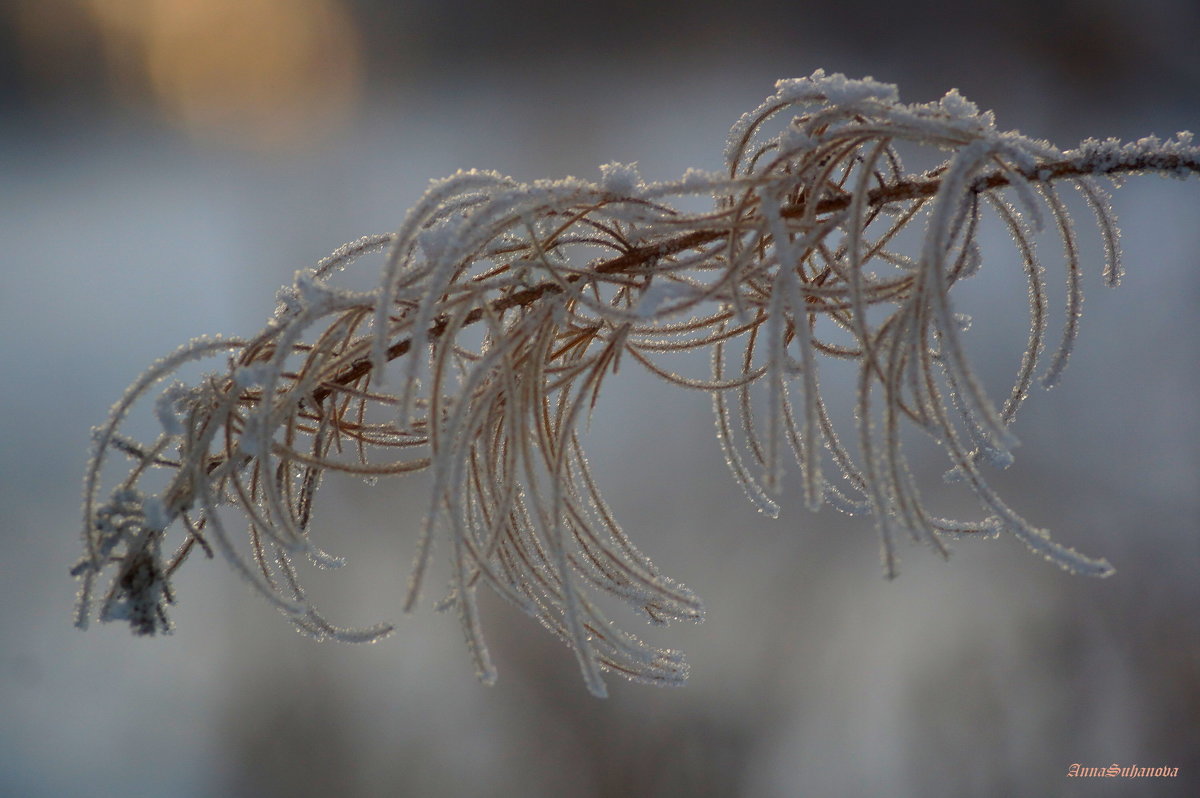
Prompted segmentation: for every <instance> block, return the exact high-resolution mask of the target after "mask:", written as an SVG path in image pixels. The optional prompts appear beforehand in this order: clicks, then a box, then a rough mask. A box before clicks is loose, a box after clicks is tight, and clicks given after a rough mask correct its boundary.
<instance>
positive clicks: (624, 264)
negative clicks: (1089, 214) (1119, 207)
mask: <svg viewBox="0 0 1200 798" xmlns="http://www.w3.org/2000/svg"><path fill="white" fill-rule="evenodd" d="M1140 172H1159V173H1166V174H1183V173H1185V172H1193V173H1197V174H1200V154H1197V152H1196V151H1195V150H1193V151H1190V152H1188V153H1181V152H1170V151H1163V152H1154V151H1151V152H1146V151H1142V150H1130V151H1128V152H1125V151H1122V152H1121V153H1118V154H1115V155H1113V156H1112V157H1110V158H1108V159H1106V160H1105V161H1104V162H1103V163H1094V162H1091V161H1090V160H1089V159H1088V158H1086V157H1084V158H1068V159H1063V160H1058V161H1048V162H1046V163H1042V164H1039V165H1038V166H1037V167H1036V168H1034V169H1030V170H1028V171H1024V172H1020V174H1021V176H1022V177H1024V178H1025V179H1027V180H1029V181H1030V182H1042V183H1049V182H1054V181H1056V180H1064V179H1068V180H1069V179H1073V178H1084V177H1103V176H1106V175H1118V174H1136V173H1140ZM1011 183H1012V177H1011V173H1009V172H1004V171H996V172H993V173H991V174H988V175H984V176H982V177H979V178H976V179H975V181H974V182H973V183H972V185H971V191H973V192H975V193H980V192H984V191H991V190H994V189H998V188H1004V187H1005V186H1007V185H1010V184H1011ZM941 185H942V181H941V178H939V177H936V176H935V177H923V178H916V179H913V180H904V181H901V182H899V183H894V184H892V185H887V186H880V187H878V188H874V189H871V191H870V192H869V193H868V195H867V205H868V206H869V207H872V208H875V207H881V206H884V205H888V204H890V203H893V202H907V201H911V200H918V199H930V198H932V197H933V196H934V195H936V194H937V192H938V189H939V188H940V187H941ZM851 201H852V197H851V196H850V195H845V196H840V197H830V198H828V199H823V200H821V201H820V202H819V203H817V208H816V212H817V213H818V214H824V213H834V212H837V211H841V210H845V209H846V208H848V207H850V203H851ZM805 210H806V208H805V206H804V204H803V203H802V202H801V203H794V204H792V205H789V206H787V207H785V208H784V209H783V216H785V217H788V218H796V217H798V216H801V215H803V214H804V213H805ZM728 234H729V231H728V230H696V231H693V232H691V233H685V234H684V235H680V236H677V237H676V238H672V239H668V240H666V241H662V242H658V243H655V244H649V245H646V246H642V247H635V248H633V249H630V250H629V251H628V252H625V253H622V254H621V255H618V256H617V257H615V258H611V259H609V260H606V261H603V262H601V263H599V264H597V265H596V266H595V267H594V268H593V271H594V272H596V273H597V274H618V273H621V272H628V271H632V270H634V269H636V268H637V267H639V266H644V265H645V264H646V263H648V262H650V261H652V260H654V259H657V258H661V257H663V256H667V255H674V254H677V253H679V252H684V251H686V250H689V249H692V248H693V247H698V246H701V245H703V244H708V243H711V242H713V241H718V240H720V239H722V238H725V237H726V236H727V235H728ZM582 277H583V275H579V274H575V275H571V276H569V277H567V278H566V281H567V282H570V283H574V282H577V281H578V280H580V279H581V278H582ZM559 293H562V288H561V287H560V285H559V284H557V283H554V282H544V283H540V284H538V285H535V286H532V287H530V288H526V289H523V290H521V291H516V292H514V293H512V294H510V295H508V296H506V297H503V298H501V299H498V300H496V301H495V302H493V303H492V310H493V312H495V313H497V314H499V313H502V312H504V311H506V310H509V309H511V308H514V307H523V306H528V305H530V304H532V303H533V302H536V301H537V300H539V299H541V298H542V297H543V296H545V295H546V294H559ZM481 318H483V309H482V308H475V309H474V310H472V311H471V312H469V313H468V314H467V316H466V318H465V320H464V321H463V325H464V326H465V325H467V324H474V323H475V322H477V321H479V320H480V319H481ZM447 323H448V321H447V319H445V318H439V319H437V320H436V321H435V322H434V323H433V325H432V326H431V327H430V328H429V337H430V338H431V339H434V338H439V337H441V335H442V334H443V333H444V332H445V330H446V325H447ZM411 347H412V339H410V338H405V339H402V340H400V341H397V342H396V343H394V344H392V345H391V346H390V347H388V349H387V360H388V361H392V360H395V359H397V358H399V357H401V356H403V355H404V354H405V353H407V352H408V351H409V349H410V348H411ZM372 368H373V363H372V361H371V359H370V358H369V357H363V358H360V359H358V360H356V361H354V362H353V363H351V364H350V365H349V366H348V367H347V368H346V370H345V371H343V372H342V373H341V374H339V375H338V376H337V377H335V378H333V379H332V380H329V381H327V382H326V383H325V384H323V385H321V386H320V387H318V388H316V389H315V390H314V391H313V398H314V399H315V400H316V401H317V402H318V403H320V402H322V401H324V399H325V397H327V396H328V395H329V394H330V393H332V392H333V391H334V390H335V389H334V387H332V386H344V385H350V384H351V383H353V382H354V381H356V380H358V379H360V378H361V377H363V376H365V375H366V374H367V373H369V372H370V371H371V369H372Z"/></svg>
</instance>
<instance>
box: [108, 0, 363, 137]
mask: <svg viewBox="0 0 1200 798" xmlns="http://www.w3.org/2000/svg"><path fill="white" fill-rule="evenodd" d="M86 2H88V4H89V7H90V9H91V11H92V12H93V14H94V17H95V19H96V22H97V24H98V25H99V26H100V28H101V31H102V33H103V35H104V36H105V39H106V40H107V41H108V43H109V47H108V53H109V62H110V68H112V69H113V70H114V72H115V73H116V74H115V76H116V78H117V80H118V82H119V83H122V84H126V85H125V86H124V88H126V89H128V83H129V82H130V80H131V78H132V76H131V75H130V74H129V69H128V62H129V60H130V59H134V60H136V61H137V62H139V68H138V70H137V71H138V72H139V73H140V74H139V75H138V76H137V77H136V78H133V80H136V81H137V82H138V83H140V89H141V92H144V93H146V94H148V95H149V96H150V97H152V98H153V100H154V102H155V104H156V105H157V106H158V107H159V108H160V109H161V110H162V112H163V113H165V114H166V115H167V116H168V117H169V118H170V119H172V120H173V121H175V122H176V123H178V124H180V125H181V126H183V127H184V128H185V129H187V130H188V131H189V132H191V133H193V134H195V135H198V136H200V137H202V138H213V137H218V138H221V139H224V140H227V141H229V140H232V141H236V142H237V143H240V144H243V145H248V146H251V147H253V148H255V149H284V150H295V149H303V148H305V147H307V146H308V145H311V144H312V143H313V142H315V141H317V140H319V139H321V138H323V137H325V136H327V135H329V134H330V133H332V132H333V131H335V130H336V129H337V128H338V127H339V126H340V125H341V124H343V123H344V122H345V121H346V120H347V118H348V116H349V115H350V114H351V113H352V112H353V110H354V108H355V107H356V105H357V103H358V100H359V98H360V95H361V89H362V81H363V69H362V60H361V56H360V44H359V37H358V33H357V30H356V28H355V26H354V22H353V20H352V19H351V17H350V15H349V14H348V13H347V12H346V10H345V8H344V6H343V5H342V4H341V3H339V2H338V0H86Z"/></svg>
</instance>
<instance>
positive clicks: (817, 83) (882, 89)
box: [775, 69, 899, 105]
mask: <svg viewBox="0 0 1200 798" xmlns="http://www.w3.org/2000/svg"><path fill="white" fill-rule="evenodd" d="M775 96H776V97H777V98H779V99H780V100H782V101H783V102H785V103H808V102H817V101H825V102H828V103H829V104H830V105H854V104H857V103H860V102H862V101H864V100H879V101H881V102H883V103H894V102H897V101H898V100H899V90H898V89H897V88H896V86H895V85H894V84H891V83H880V82H879V81H877V80H875V79H874V78H870V77H867V78H863V79H861V80H852V79H850V78H847V77H846V76H845V75H843V74H842V73H840V72H835V73H834V74H832V75H826V74H825V70H823V69H818V70H817V71H816V72H813V73H812V75H810V76H809V77H807V78H791V79H787V80H780V81H776V83H775Z"/></svg>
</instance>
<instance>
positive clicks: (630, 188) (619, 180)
mask: <svg viewBox="0 0 1200 798" xmlns="http://www.w3.org/2000/svg"><path fill="white" fill-rule="evenodd" d="M600 185H601V186H603V187H604V190H605V191H607V192H608V193H609V194H613V195H615V196H617V197H636V196H637V195H638V193H639V192H640V191H641V189H642V176H641V175H640V174H638V168H637V163H636V162H634V163H628V164H623V163H615V162H614V163H606V164H603V165H601V167H600Z"/></svg>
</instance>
